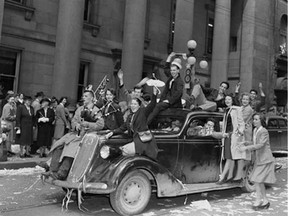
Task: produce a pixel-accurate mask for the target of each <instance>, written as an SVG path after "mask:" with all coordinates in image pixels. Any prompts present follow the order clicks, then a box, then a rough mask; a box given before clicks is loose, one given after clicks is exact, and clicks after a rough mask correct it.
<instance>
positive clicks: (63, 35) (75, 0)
mask: <svg viewBox="0 0 288 216" xmlns="http://www.w3.org/2000/svg"><path fill="white" fill-rule="evenodd" d="M83 16H84V0H69V1H67V0H60V1H59V9H58V23H57V33H56V47H55V60H54V61H55V63H54V73H53V82H52V95H53V96H56V97H60V96H63V95H64V96H68V97H69V98H70V99H72V101H73V102H74V101H76V100H77V98H76V97H77V85H78V77H79V64H80V50H81V38H82V29H83Z"/></svg>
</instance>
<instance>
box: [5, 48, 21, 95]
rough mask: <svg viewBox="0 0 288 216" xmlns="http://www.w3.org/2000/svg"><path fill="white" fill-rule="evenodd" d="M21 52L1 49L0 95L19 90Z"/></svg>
mask: <svg viewBox="0 0 288 216" xmlns="http://www.w3.org/2000/svg"><path fill="white" fill-rule="evenodd" d="M20 58H21V52H20V51H15V50H13V49H8V48H2V47H0V85H1V89H0V91H1V92H0V94H1V93H2V94H3V95H5V94H6V93H7V91H9V90H13V91H14V92H17V90H18V76H19V67H20Z"/></svg>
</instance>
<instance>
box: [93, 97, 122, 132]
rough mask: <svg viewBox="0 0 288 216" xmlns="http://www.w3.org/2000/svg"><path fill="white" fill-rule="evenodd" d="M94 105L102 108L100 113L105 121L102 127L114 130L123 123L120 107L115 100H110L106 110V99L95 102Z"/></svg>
mask: <svg viewBox="0 0 288 216" xmlns="http://www.w3.org/2000/svg"><path fill="white" fill-rule="evenodd" d="M96 106H97V107H98V108H99V109H102V115H103V118H104V122H105V126H104V129H109V130H114V129H116V128H119V127H120V126H121V125H123V124H124V119H123V114H122V112H121V108H120V106H119V105H118V104H117V103H116V102H112V103H111V104H110V105H109V108H108V110H106V107H107V106H108V103H107V101H106V100H103V101H101V102H100V101H99V102H97V103H96Z"/></svg>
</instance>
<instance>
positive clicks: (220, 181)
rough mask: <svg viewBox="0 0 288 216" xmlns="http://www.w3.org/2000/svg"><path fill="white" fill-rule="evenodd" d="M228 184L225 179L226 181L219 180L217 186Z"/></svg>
mask: <svg viewBox="0 0 288 216" xmlns="http://www.w3.org/2000/svg"><path fill="white" fill-rule="evenodd" d="M225 182H226V179H225V178H224V179H221V180H220V179H219V181H218V182H216V184H217V185H222V184H224V183H225Z"/></svg>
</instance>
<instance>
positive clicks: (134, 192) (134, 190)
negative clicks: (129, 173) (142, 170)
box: [123, 182, 141, 205]
mask: <svg viewBox="0 0 288 216" xmlns="http://www.w3.org/2000/svg"><path fill="white" fill-rule="evenodd" d="M123 196H124V200H125V202H126V203H128V204H130V205H133V204H135V203H137V202H138V201H139V200H140V197H141V186H140V184H138V183H137V182H130V183H129V184H128V185H127V186H126V187H125V189H124V192H123Z"/></svg>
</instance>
